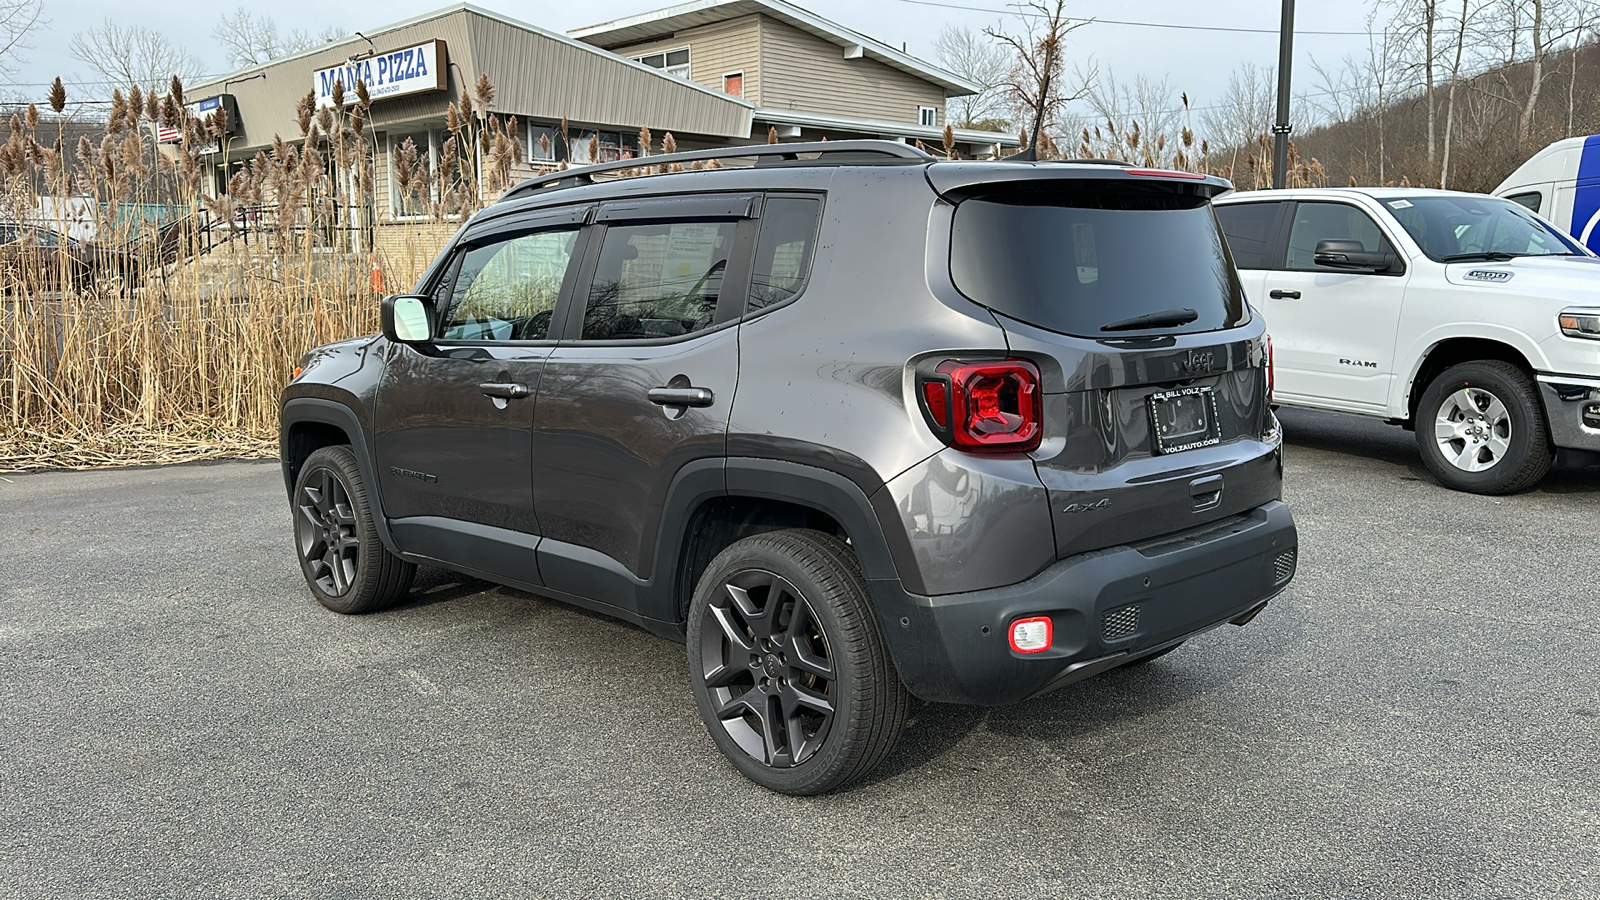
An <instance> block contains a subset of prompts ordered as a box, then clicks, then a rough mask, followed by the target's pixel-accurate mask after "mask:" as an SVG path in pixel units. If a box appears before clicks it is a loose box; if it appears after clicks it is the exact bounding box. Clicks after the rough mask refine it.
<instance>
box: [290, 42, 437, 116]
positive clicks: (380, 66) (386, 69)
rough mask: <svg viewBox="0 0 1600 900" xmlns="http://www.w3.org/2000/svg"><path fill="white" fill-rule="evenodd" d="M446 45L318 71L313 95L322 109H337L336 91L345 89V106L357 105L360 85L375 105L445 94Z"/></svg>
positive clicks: (420, 47)
mask: <svg viewBox="0 0 1600 900" xmlns="http://www.w3.org/2000/svg"><path fill="white" fill-rule="evenodd" d="M449 61H450V60H449V56H448V55H447V53H446V51H445V45H444V41H439V40H434V41H428V42H427V43H425V44H417V45H416V46H413V47H405V48H403V49H400V50H391V51H390V52H388V53H377V54H374V55H372V56H369V57H366V58H365V59H356V60H350V61H348V62H346V63H344V64H343V65H339V66H330V67H328V68H326V69H318V70H317V71H316V72H315V73H313V74H312V76H311V80H312V92H313V93H315V94H316V95H317V105H318V106H332V105H333V87H334V85H335V84H343V85H344V105H345V106H349V105H351V104H353V103H355V102H356V82H358V81H359V82H364V83H365V84H366V86H367V94H368V95H369V96H371V97H372V99H373V100H374V101H377V100H385V99H388V98H390V97H403V96H405V95H407V94H421V93H425V92H427V91H442V90H444V89H445V86H446V84H447V83H448V77H449V76H448V75H447V73H446V72H445V66H446V65H448V64H449Z"/></svg>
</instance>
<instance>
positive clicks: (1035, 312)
mask: <svg viewBox="0 0 1600 900" xmlns="http://www.w3.org/2000/svg"><path fill="white" fill-rule="evenodd" d="M950 275H951V278H952V280H953V281H954V282H955V286H956V288H957V289H959V290H960V291H961V292H962V293H963V294H965V295H966V296H968V297H970V298H971V299H973V300H975V301H977V302H978V303H981V304H983V305H984V306H987V307H989V308H990V309H993V310H994V311H996V312H998V313H1000V314H1002V315H1006V316H1010V317H1011V318H1014V319H1021V320H1022V321H1024V322H1027V323H1029V324H1032V325H1037V326H1039V327H1040V328H1046V329H1049V330H1050V331H1055V332H1059V333H1061V334H1072V335H1080V336H1084V337H1096V338H1098V337H1105V336H1107V335H1112V336H1121V335H1125V334H1133V333H1139V332H1140V331H1149V330H1155V331H1158V332H1161V333H1171V332H1173V331H1178V332H1199V331H1216V330H1219V329H1223V328H1232V327H1235V326H1237V325H1240V324H1243V323H1244V322H1245V321H1246V320H1247V318H1248V315H1249V314H1248V312H1247V310H1246V307H1245V304H1244V292H1243V290H1242V289H1241V288H1240V285H1239V276H1238V273H1237V272H1235V271H1234V267H1233V263H1232V260H1231V259H1230V258H1229V256H1228V247H1227V244H1226V242H1225V241H1224V240H1223V237H1222V230H1221V229H1220V228H1218V227H1217V218H1216V216H1214V215H1212V212H1211V204H1210V203H1209V202H1207V200H1206V199H1205V198H1204V197H1200V196H1195V195H1191V194H1184V193H1178V192H1176V191H1173V192H1168V191H1160V192H1158V191H1149V190H1144V191H1139V190H1117V189H1090V188H1085V189H1072V188H1062V189H1057V190H1040V189H1034V188H1028V189H1021V188H1019V189H1014V190H1009V191H1006V192H1004V193H997V194H992V195H984V196H980V197H975V198H973V199H970V200H963V201H962V202H961V204H960V205H959V206H957V207H956V212H955V225H954V228H953V232H952V235H951V249H950ZM1146 321H1148V322H1150V323H1151V324H1150V325H1149V326H1148V327H1144V326H1142V325H1141V323H1143V322H1146Z"/></svg>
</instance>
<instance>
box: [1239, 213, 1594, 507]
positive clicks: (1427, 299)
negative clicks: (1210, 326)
mask: <svg viewBox="0 0 1600 900" xmlns="http://www.w3.org/2000/svg"><path fill="white" fill-rule="evenodd" d="M1216 210H1217V218H1218V219H1219V220H1220V221H1221V222H1222V230H1223V232H1224V233H1225V234H1226V235H1227V238H1228V244H1229V247H1230V248H1231V250H1232V252H1233V257H1234V263H1235V265H1237V267H1238V269H1239V276H1240V278H1241V280H1242V281H1243V283H1244V289H1245V295H1246V297H1247V298H1248V299H1249V300H1250V303H1251V304H1252V305H1253V306H1254V307H1255V309H1256V310H1258V311H1259V312H1260V313H1261V315H1262V316H1263V317H1264V318H1265V319H1266V321H1267V329H1268V331H1269V332H1270V333H1271V335H1272V348H1273V354H1274V356H1273V363H1274V374H1275V381H1274V398H1275V402H1276V403H1279V404H1282V405H1285V406H1297V407H1308V408H1313V409H1326V410H1337V411H1340V412H1348V413H1360V414H1362V415H1368V416H1377V417H1379V418H1383V419H1386V420H1388V421H1390V422H1394V423H1396V424H1399V425H1403V426H1405V427H1407V428H1410V429H1413V430H1415V431H1416V435H1417V447H1418V449H1419V450H1420V452H1421V454H1422V459H1423V462H1424V463H1426V464H1427V466H1428V469H1429V470H1430V471H1431V472H1433V474H1434V475H1435V476H1436V477H1437V478H1438V479H1439V480H1440V481H1441V482H1443V483H1444V484H1445V485H1447V486H1449V487H1452V488H1455V489H1457V490H1462V491H1472V492H1474V493H1481V494H1506V493H1512V492H1515V491H1520V490H1525V489H1527V488H1529V487H1532V486H1533V485H1534V484H1535V483H1537V482H1538V481H1539V480H1540V479H1541V478H1543V477H1544V475H1545V473H1546V472H1548V471H1549V470H1550V467H1551V465H1552V464H1553V463H1554V462H1555V461H1556V459H1557V457H1558V456H1559V457H1562V461H1563V462H1571V463H1578V464H1588V463H1594V462H1596V461H1600V258H1596V257H1595V255H1594V254H1593V253H1591V252H1590V251H1589V250H1588V249H1587V248H1585V247H1583V246H1582V245H1581V244H1579V243H1578V242H1577V241H1575V240H1573V239H1572V238H1571V237H1569V236H1568V235H1566V234H1564V233H1562V232H1561V231H1560V230H1559V229H1558V228H1556V227H1554V226H1552V225H1550V224H1549V223H1548V222H1546V221H1544V220H1543V219H1541V218H1539V217H1538V216H1536V215H1534V214H1533V213H1532V212H1530V211H1529V210H1527V209H1526V208H1524V207H1523V206H1520V205H1518V204H1515V203H1512V202H1510V201H1507V200H1502V199H1498V198H1494V197H1487V196H1484V195H1481V194H1462V193H1455V192H1450V191H1430V190H1414V189H1406V188H1359V189H1358V188H1351V189H1340V188H1319V189H1307V190H1288V191H1252V192H1248V193H1234V194H1230V195H1227V196H1225V197H1222V198H1220V199H1218V200H1217V201H1216Z"/></svg>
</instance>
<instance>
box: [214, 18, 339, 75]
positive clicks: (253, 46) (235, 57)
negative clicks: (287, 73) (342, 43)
mask: <svg viewBox="0 0 1600 900" xmlns="http://www.w3.org/2000/svg"><path fill="white" fill-rule="evenodd" d="M344 35H345V31H344V29H342V28H338V27H336V26H332V25H330V26H328V27H326V28H323V29H322V30H321V31H318V32H316V33H315V34H313V33H311V32H308V31H305V30H303V29H299V28H295V29H291V30H289V31H279V30H278V23H277V22H276V21H274V20H273V18H272V17H271V16H268V15H261V16H257V15H255V14H254V13H252V12H250V10H248V9H245V8H244V7H242V6H241V7H239V8H238V9H235V10H234V11H233V12H232V13H231V14H229V15H224V16H223V17H222V18H221V19H220V20H219V21H218V22H217V26H216V27H215V28H213V29H211V36H212V37H213V38H215V39H216V41H217V43H218V44H221V45H222V47H223V49H225V50H227V51H228V62H229V64H231V65H233V66H235V67H237V68H245V67H247V66H258V65H261V64H263V63H267V62H271V61H272V60H274V59H280V58H282V57H285V56H289V55H291V54H294V53H299V52H300V51H302V50H309V49H311V48H312V47H315V46H317V45H319V44H326V43H328V42H329V41H334V40H338V39H339V38H341V37H344Z"/></svg>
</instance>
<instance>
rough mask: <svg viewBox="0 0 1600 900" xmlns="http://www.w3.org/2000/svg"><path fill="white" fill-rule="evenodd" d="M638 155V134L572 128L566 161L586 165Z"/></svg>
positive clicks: (631, 157)
mask: <svg viewBox="0 0 1600 900" xmlns="http://www.w3.org/2000/svg"><path fill="white" fill-rule="evenodd" d="M591 145H592V146H591ZM592 151H593V152H592ZM638 155H639V136H638V135H636V134H633V133H632V132H627V131H582V130H578V129H574V130H573V131H572V150H571V159H569V160H568V162H570V163H572V164H573V165H575V166H587V165H589V164H590V163H602V162H614V161H616V160H619V159H633V158H634V157H635V156H638Z"/></svg>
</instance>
